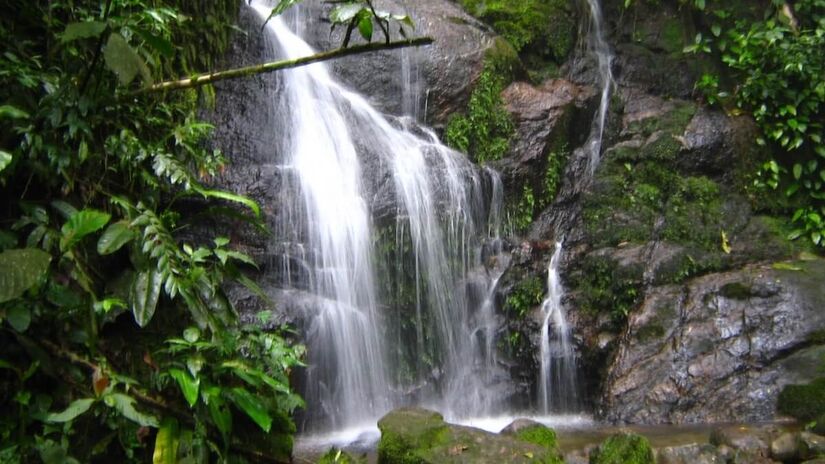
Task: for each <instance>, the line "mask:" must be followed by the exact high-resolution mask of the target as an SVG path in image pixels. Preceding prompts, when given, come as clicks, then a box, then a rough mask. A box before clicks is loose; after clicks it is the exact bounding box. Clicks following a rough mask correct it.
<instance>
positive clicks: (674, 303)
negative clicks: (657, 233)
mask: <svg viewBox="0 0 825 464" xmlns="http://www.w3.org/2000/svg"><path fill="white" fill-rule="evenodd" d="M799 267H800V270H798V271H786V270H776V269H773V268H770V267H749V268H746V269H743V270H739V271H734V272H728V273H723V274H712V275H708V276H705V277H700V278H697V279H695V280H693V281H690V282H688V283H686V284H685V285H683V286H665V287H659V288H656V289H654V290H652V291H651V292H649V293H648V295H647V297H646V299H645V301H644V303H643V304H642V306H641V308H640V309H639V310H638V311H637V312H635V313H634V314H632V315H631V317H630V320H629V323H628V329H627V332H626V335H625V339H624V341H623V343H622V344H621V346H620V348H619V350H618V352H617V357H616V359H615V360H614V361H613V364H612V365H611V368H610V375H609V378H608V383H607V385H606V390H605V391H606V392H605V398H604V405H605V407H606V417H607V418H608V419H609V420H612V421H621V422H632V423H683V422H714V421H718V422H723V421H759V420H764V419H767V418H771V417H773V414H774V409H775V404H776V397H777V395H778V394H779V391H780V390H781V388H782V386H783V385H786V384H788V383H793V382H802V381H807V380H810V378H811V375H812V374H813V373H812V372H810V370H809V369H804V368H802V369H800V367H801V366H804V365H805V362H804V361H803V359H804V358H807V357H810V356H812V354H813V353H811V352H810V350H817V351H818V352H822V351H823V350H822V349H821V348H806V347H807V346H808V343H809V338H810V336H811V334H812V333H813V332H814V331H815V330H816V328H817V327H821V326H822V325H823V324H825V313H823V312H822V311H821V308H822V306H823V304H825V289H823V288H822V286H821V284H820V277H819V276H822V275H825V274H823V273H825V262H823V261H820V260H817V261H810V262H803V263H800V264H799Z"/></svg>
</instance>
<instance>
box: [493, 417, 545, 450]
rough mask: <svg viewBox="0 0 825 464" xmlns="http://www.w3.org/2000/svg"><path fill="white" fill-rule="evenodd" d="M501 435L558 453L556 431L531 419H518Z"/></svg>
mask: <svg viewBox="0 0 825 464" xmlns="http://www.w3.org/2000/svg"><path fill="white" fill-rule="evenodd" d="M501 434H502V435H507V436H511V437H514V438H516V439H519V440H521V441H526V442H527V443H533V444H536V445H539V446H543V447H545V448H547V449H549V450H551V451H558V441H557V439H556V431H555V430H553V429H551V428H550V427H547V426H546V425H544V424H540V423H538V422H536V421H533V420H530V419H516V420H515V421H513V422H512V423H511V424H510V425H508V426H507V427H505V428H504V430H502V431H501Z"/></svg>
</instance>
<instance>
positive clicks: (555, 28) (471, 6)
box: [460, 0, 576, 63]
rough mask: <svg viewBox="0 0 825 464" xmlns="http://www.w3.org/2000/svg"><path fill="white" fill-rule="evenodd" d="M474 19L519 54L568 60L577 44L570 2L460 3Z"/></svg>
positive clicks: (465, 0)
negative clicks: (494, 32)
mask: <svg viewBox="0 0 825 464" xmlns="http://www.w3.org/2000/svg"><path fill="white" fill-rule="evenodd" d="M460 3H461V4H462V6H464V8H465V9H466V10H467V11H468V12H469V13H470V14H472V15H473V16H475V17H477V18H479V19H481V20H482V21H484V22H486V23H488V24H490V25H491V26H492V27H493V29H494V30H495V31H496V32H498V33H499V34H501V35H502V36H503V37H504V38H505V39H507V41H508V42H510V43H511V44H512V45H513V47H514V48H515V49H516V50H517V51H518V52H523V51H524V52H529V54H534V55H538V56H541V57H546V58H550V59H553V60H554V61H556V62H557V63H562V62H564V61H565V60H566V58H567V56H568V55H569V54H570V51H571V50H572V49H573V45H574V43H575V38H576V36H575V32H576V20H575V16H574V14H573V12H574V11H575V10H574V8H573V5H572V2H570V0H460Z"/></svg>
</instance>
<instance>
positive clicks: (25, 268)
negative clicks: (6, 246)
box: [0, 248, 52, 303]
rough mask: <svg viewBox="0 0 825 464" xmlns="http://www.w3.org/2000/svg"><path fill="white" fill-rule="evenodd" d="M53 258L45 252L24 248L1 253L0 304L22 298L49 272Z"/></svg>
mask: <svg viewBox="0 0 825 464" xmlns="http://www.w3.org/2000/svg"><path fill="white" fill-rule="evenodd" d="M51 260H52V257H51V255H50V254H48V253H46V252H45V251H43V250H38V249H36V248H22V249H14V250H6V251H4V252H3V253H0V303H4V302H6V301H10V300H13V299H15V298H18V297H20V296H21V295H23V293H25V292H26V290H28V289H30V288H32V287H33V286H35V284H37V283H38V282H39V281H40V279H41V278H42V277H43V275H44V274H46V272H47V271H48V270H49V263H50V262H51Z"/></svg>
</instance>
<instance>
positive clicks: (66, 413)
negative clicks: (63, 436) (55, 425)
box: [45, 398, 95, 422]
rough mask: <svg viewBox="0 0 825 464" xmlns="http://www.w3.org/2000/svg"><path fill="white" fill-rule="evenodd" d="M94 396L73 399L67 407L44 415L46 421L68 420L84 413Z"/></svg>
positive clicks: (92, 401)
mask: <svg viewBox="0 0 825 464" xmlns="http://www.w3.org/2000/svg"><path fill="white" fill-rule="evenodd" d="M94 402H95V399H94V398H84V399H82V400H75V401H73V402H72V404H70V405H69V407H68V408H66V409H65V410H63V411H61V412H53V413H50V414H47V415H46V418H45V420H46V422H69V421H71V420H74V419H75V418H76V417H78V416H80V415H81V414H83V413H85V412H86V411H88V410H89V408H91V407H92V405H93V404H94Z"/></svg>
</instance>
